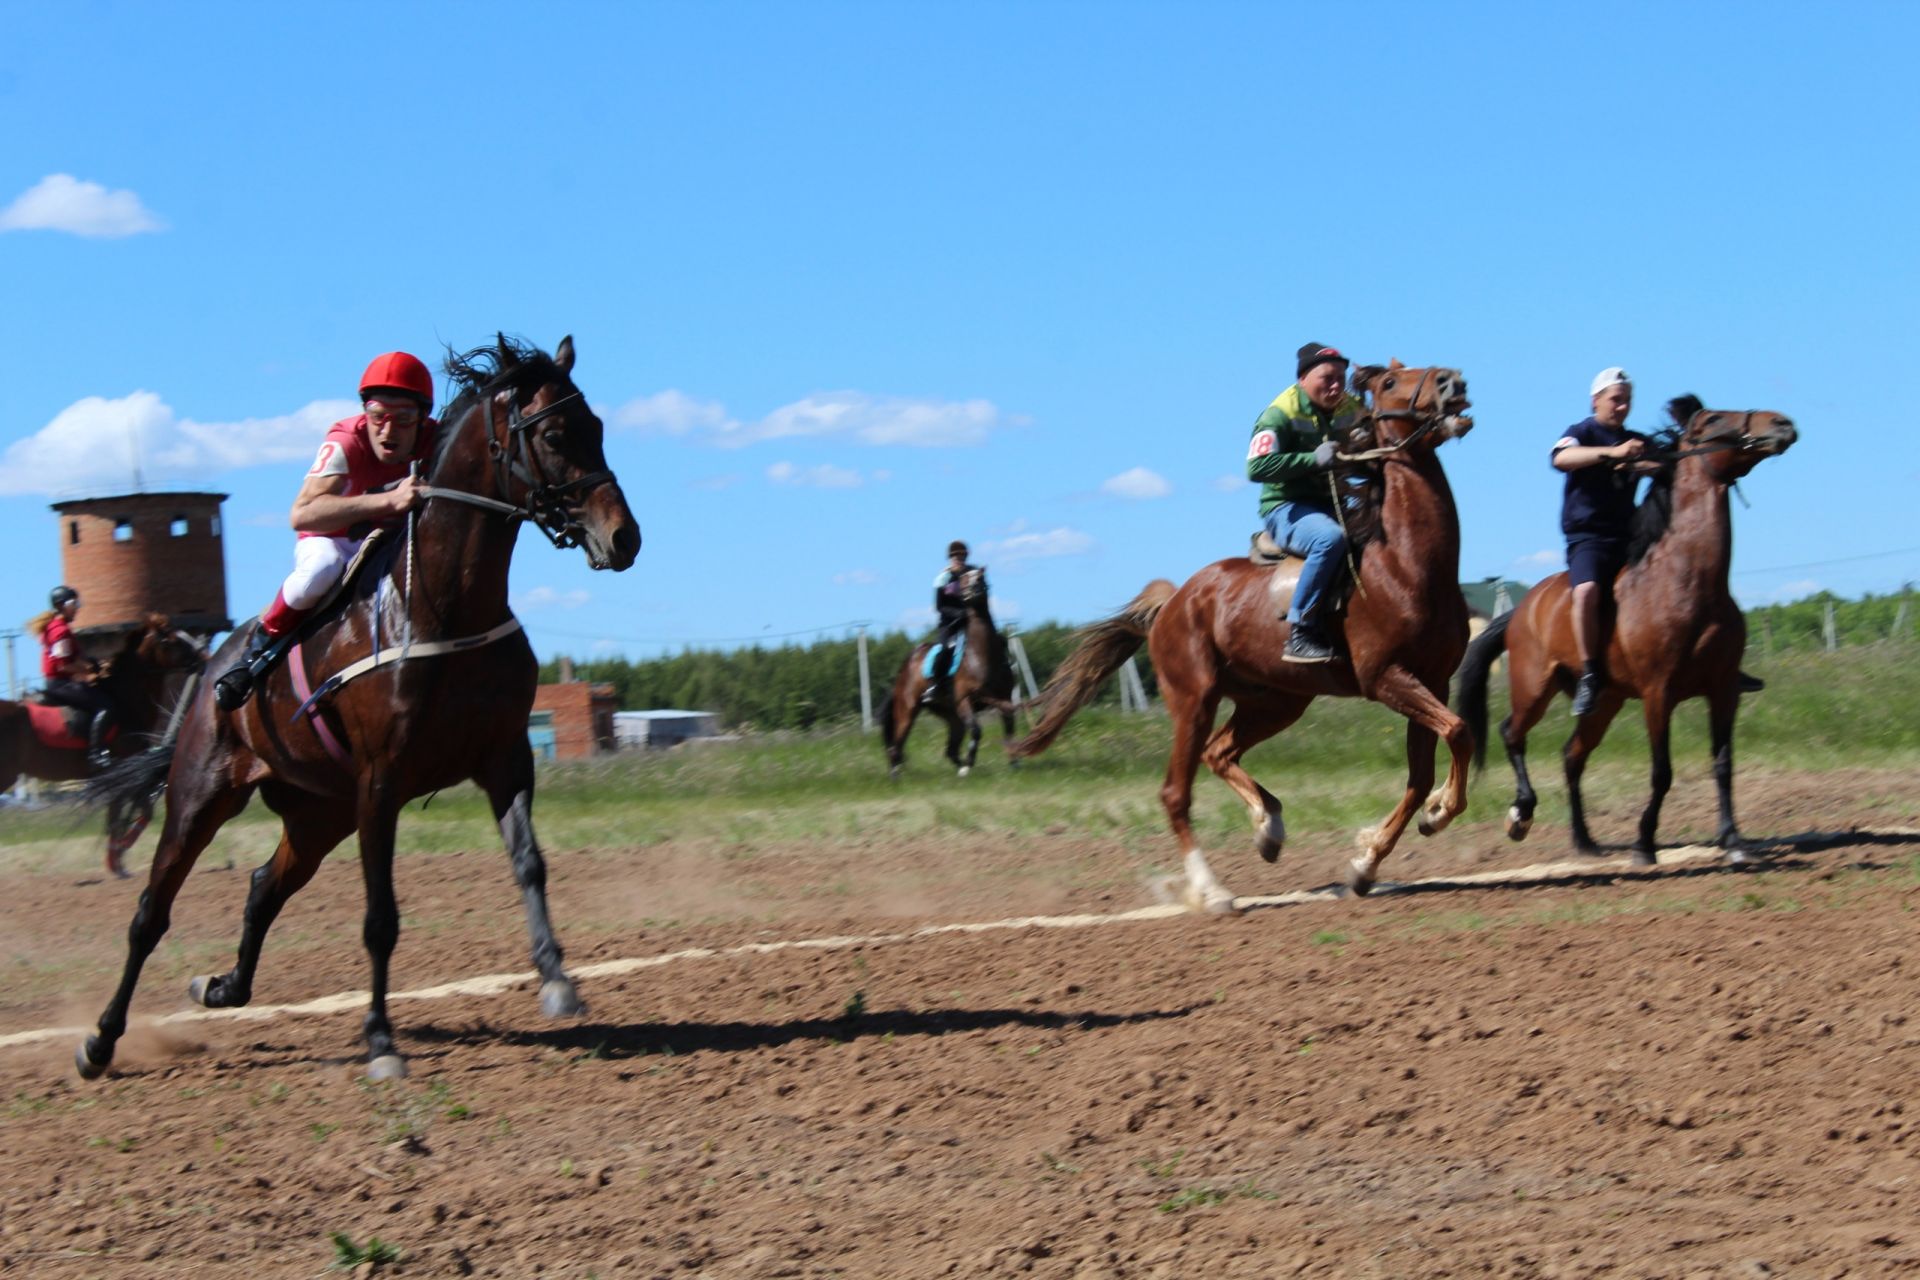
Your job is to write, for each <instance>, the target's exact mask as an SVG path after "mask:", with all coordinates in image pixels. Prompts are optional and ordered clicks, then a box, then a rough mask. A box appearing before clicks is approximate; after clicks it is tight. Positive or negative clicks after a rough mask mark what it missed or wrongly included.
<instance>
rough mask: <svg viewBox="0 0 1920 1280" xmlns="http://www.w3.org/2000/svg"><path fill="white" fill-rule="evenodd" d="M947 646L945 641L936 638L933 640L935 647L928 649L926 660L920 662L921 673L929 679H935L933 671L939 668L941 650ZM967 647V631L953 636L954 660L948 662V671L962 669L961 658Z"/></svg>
mask: <svg viewBox="0 0 1920 1280" xmlns="http://www.w3.org/2000/svg"><path fill="white" fill-rule="evenodd" d="M945 648H947V644H946V642H945V641H943V640H935V641H934V642H933V647H932V648H930V649H928V650H927V657H926V660H925V661H924V662H922V663H921V664H920V674H921V675H923V676H925V677H926V678H927V679H929V680H931V679H933V673H934V672H935V671H936V670H938V669H939V665H938V664H939V662H940V651H941V650H942V649H945ZM966 649H967V633H966V632H964V631H962V632H961V633H960V634H959V635H957V636H955V637H954V638H953V661H952V662H950V663H948V664H947V670H948V672H955V671H958V670H959V669H960V658H961V656H962V655H963V654H964V653H965V652H966Z"/></svg>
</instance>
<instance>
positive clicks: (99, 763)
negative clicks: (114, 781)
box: [87, 747, 113, 773]
mask: <svg viewBox="0 0 1920 1280" xmlns="http://www.w3.org/2000/svg"><path fill="white" fill-rule="evenodd" d="M112 763H113V755H112V753H111V752H109V751H108V750H107V749H106V748H105V747H101V748H99V749H98V750H94V751H89V752H87V768H89V769H91V770H93V771H94V772H95V773H105V772H106V771H107V768H108V766H110V765H111V764H112Z"/></svg>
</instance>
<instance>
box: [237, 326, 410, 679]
mask: <svg viewBox="0 0 1920 1280" xmlns="http://www.w3.org/2000/svg"><path fill="white" fill-rule="evenodd" d="M360 407H361V410H362V412H361V413H360V414H358V415H357V416H355V417H352V418H342V419H341V420H340V421H339V422H336V423H334V424H333V426H332V428H331V429H329V430H328V432H327V438H326V440H325V441H323V442H322V443H321V445H320V452H319V455H318V456H317V457H315V458H314V460H313V467H312V468H311V469H310V470H309V471H308V472H307V478H306V481H305V483H303V484H302V485H301V486H300V493H299V495H298V496H297V497H296V498H294V500H293V511H292V513H291V517H290V518H291V522H292V524H293V527H294V529H296V530H297V531H298V532H299V534H300V541H299V543H298V545H296V547H295V548H294V553H293V572H292V573H290V574H288V575H287V580H286V581H285V582H284V583H282V584H281V587H280V591H279V593H278V594H276V595H275V596H274V598H273V603H272V604H271V605H269V606H267V611H266V612H265V613H263V614H261V615H260V621H259V623H258V624H257V625H256V626H255V628H254V631H253V635H252V636H251V637H249V638H248V641H247V650H246V653H245V655H244V656H242V658H241V659H240V660H239V661H238V662H236V663H234V665H233V666H232V667H231V668H229V669H228V670H227V672H226V674H224V675H222V676H221V677H220V678H219V679H218V680H216V681H215V682H214V701H215V702H216V703H218V704H219V705H220V707H221V709H222V710H225V711H232V710H234V709H235V708H237V707H239V706H240V705H242V704H243V703H245V702H246V700H247V698H248V696H249V695H250V694H251V693H252V692H253V686H254V682H255V681H256V680H258V679H259V677H260V675H261V673H262V672H264V671H265V670H266V669H267V668H268V667H269V666H271V665H272V664H273V661H274V659H275V658H276V657H278V656H279V652H280V650H281V649H282V648H283V647H284V646H283V645H282V644H281V643H280V642H281V641H282V640H283V639H284V638H285V637H287V636H289V635H291V634H292V633H293V631H294V630H295V629H296V628H298V627H299V625H300V623H301V622H302V621H304V620H305V619H306V616H307V614H309V613H310V612H312V610H313V608H314V606H316V605H318V604H319V603H320V602H321V601H322V600H323V599H325V598H326V595H327V593H328V592H329V591H331V590H333V587H334V584H335V583H337V582H338V581H339V580H340V574H341V572H342V571H343V570H345V568H346V567H347V563H348V562H349V561H350V560H352V559H353V553H354V551H355V550H356V549H358V547H359V545H360V542H361V540H362V539H364V538H365V537H366V535H367V534H368V533H369V532H370V531H371V526H374V525H383V524H390V523H392V522H393V521H396V520H398V519H400V518H401V517H403V516H405V515H406V513H407V512H409V511H411V510H413V509H414V507H416V506H418V505H419V503H420V491H421V489H422V487H423V482H422V481H421V480H420V479H419V478H418V477H417V476H414V475H412V474H410V473H409V469H410V468H411V466H412V464H413V463H414V462H415V461H416V460H418V459H421V458H424V457H425V456H426V455H427V452H428V451H429V450H430V449H431V448H432V447H433V434H434V431H435V429H436V428H437V427H438V426H439V424H438V423H436V422H435V421H434V420H433V419H432V418H431V417H428V416H427V415H428V414H429V413H430V412H431V411H432V409H433V375H432V374H431V373H429V372H428V371H427V366H426V365H424V364H422V363H421V362H420V361H419V360H418V359H416V358H415V357H413V356H410V355H408V354H407V353H406V352H404V351H389V352H388V353H387V354H385V355H382V356H376V357H374V360H373V363H372V364H370V365H368V366H367V371H366V372H365V373H364V374H362V375H360Z"/></svg>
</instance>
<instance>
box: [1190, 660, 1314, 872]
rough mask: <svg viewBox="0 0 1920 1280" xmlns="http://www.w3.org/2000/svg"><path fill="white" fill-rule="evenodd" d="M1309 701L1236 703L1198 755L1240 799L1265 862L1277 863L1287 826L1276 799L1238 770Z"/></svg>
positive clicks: (1289, 722)
mask: <svg viewBox="0 0 1920 1280" xmlns="http://www.w3.org/2000/svg"><path fill="white" fill-rule="evenodd" d="M1311 701H1312V699H1311V698H1294V699H1288V700H1286V701H1279V700H1274V701H1268V702H1258V703H1256V702H1251V701H1249V702H1236V703H1234V707H1233V714H1232V715H1231V716H1229V717H1228V718H1227V722H1226V723H1225V724H1223V725H1221V726H1220V728H1219V729H1217V730H1215V731H1214V734H1213V737H1212V738H1211V739H1210V740H1209V741H1208V742H1207V747H1206V750H1205V751H1204V752H1202V753H1201V757H1200V758H1201V759H1203V760H1205V761H1206V763H1207V767H1208V768H1209V769H1211V770H1213V772H1214V774H1215V775H1216V776H1217V777H1218V778H1219V779H1220V780H1221V781H1222V782H1224V783H1226V784H1227V785H1228V786H1229V787H1231V788H1233V792H1234V794H1235V795H1237V796H1239V797H1240V800H1241V802H1242V803H1243V804H1245V805H1246V806H1247V816H1248V817H1250V818H1251V819H1252V820H1253V831H1254V847H1255V848H1256V849H1258V850H1259V852H1260V856H1261V857H1262V858H1264V859H1266V860H1267V861H1268V862H1277V861H1279V858H1280V853H1281V850H1283V849H1285V848H1286V845H1287V824H1286V821H1285V819H1283V818H1282V817H1281V808H1282V806H1281V804H1280V801H1279V799H1278V798H1277V797H1275V796H1274V794H1273V793H1272V792H1270V791H1268V790H1267V789H1266V788H1265V787H1263V786H1261V785H1260V784H1259V783H1258V782H1255V781H1254V779H1253V775H1252V774H1250V773H1248V772H1247V771H1246V770H1245V769H1243V768H1241V767H1240V758H1241V757H1242V756H1244V755H1246V754H1247V752H1249V751H1251V750H1253V748H1255V747H1256V746H1258V745H1260V744H1261V743H1262V742H1265V741H1266V740H1267V739H1268V738H1271V737H1272V736H1273V735H1274V734H1276V733H1279V732H1280V731H1281V730H1283V729H1285V728H1286V727H1287V726H1288V725H1290V724H1292V723H1293V722H1294V721H1296V720H1298V719H1299V718H1300V716H1301V713H1302V712H1304V711H1305V710H1306V709H1307V704H1308V703H1309V702H1311Z"/></svg>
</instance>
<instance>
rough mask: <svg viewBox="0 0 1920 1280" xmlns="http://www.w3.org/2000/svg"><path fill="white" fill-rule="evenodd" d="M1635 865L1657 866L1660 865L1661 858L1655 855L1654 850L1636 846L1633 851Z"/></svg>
mask: <svg viewBox="0 0 1920 1280" xmlns="http://www.w3.org/2000/svg"><path fill="white" fill-rule="evenodd" d="M1633 865H1634V866H1636V867H1652V866H1657V865H1659V859H1658V858H1656V857H1654V855H1653V850H1651V849H1638V848H1636V849H1635V850H1634V851H1633Z"/></svg>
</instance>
